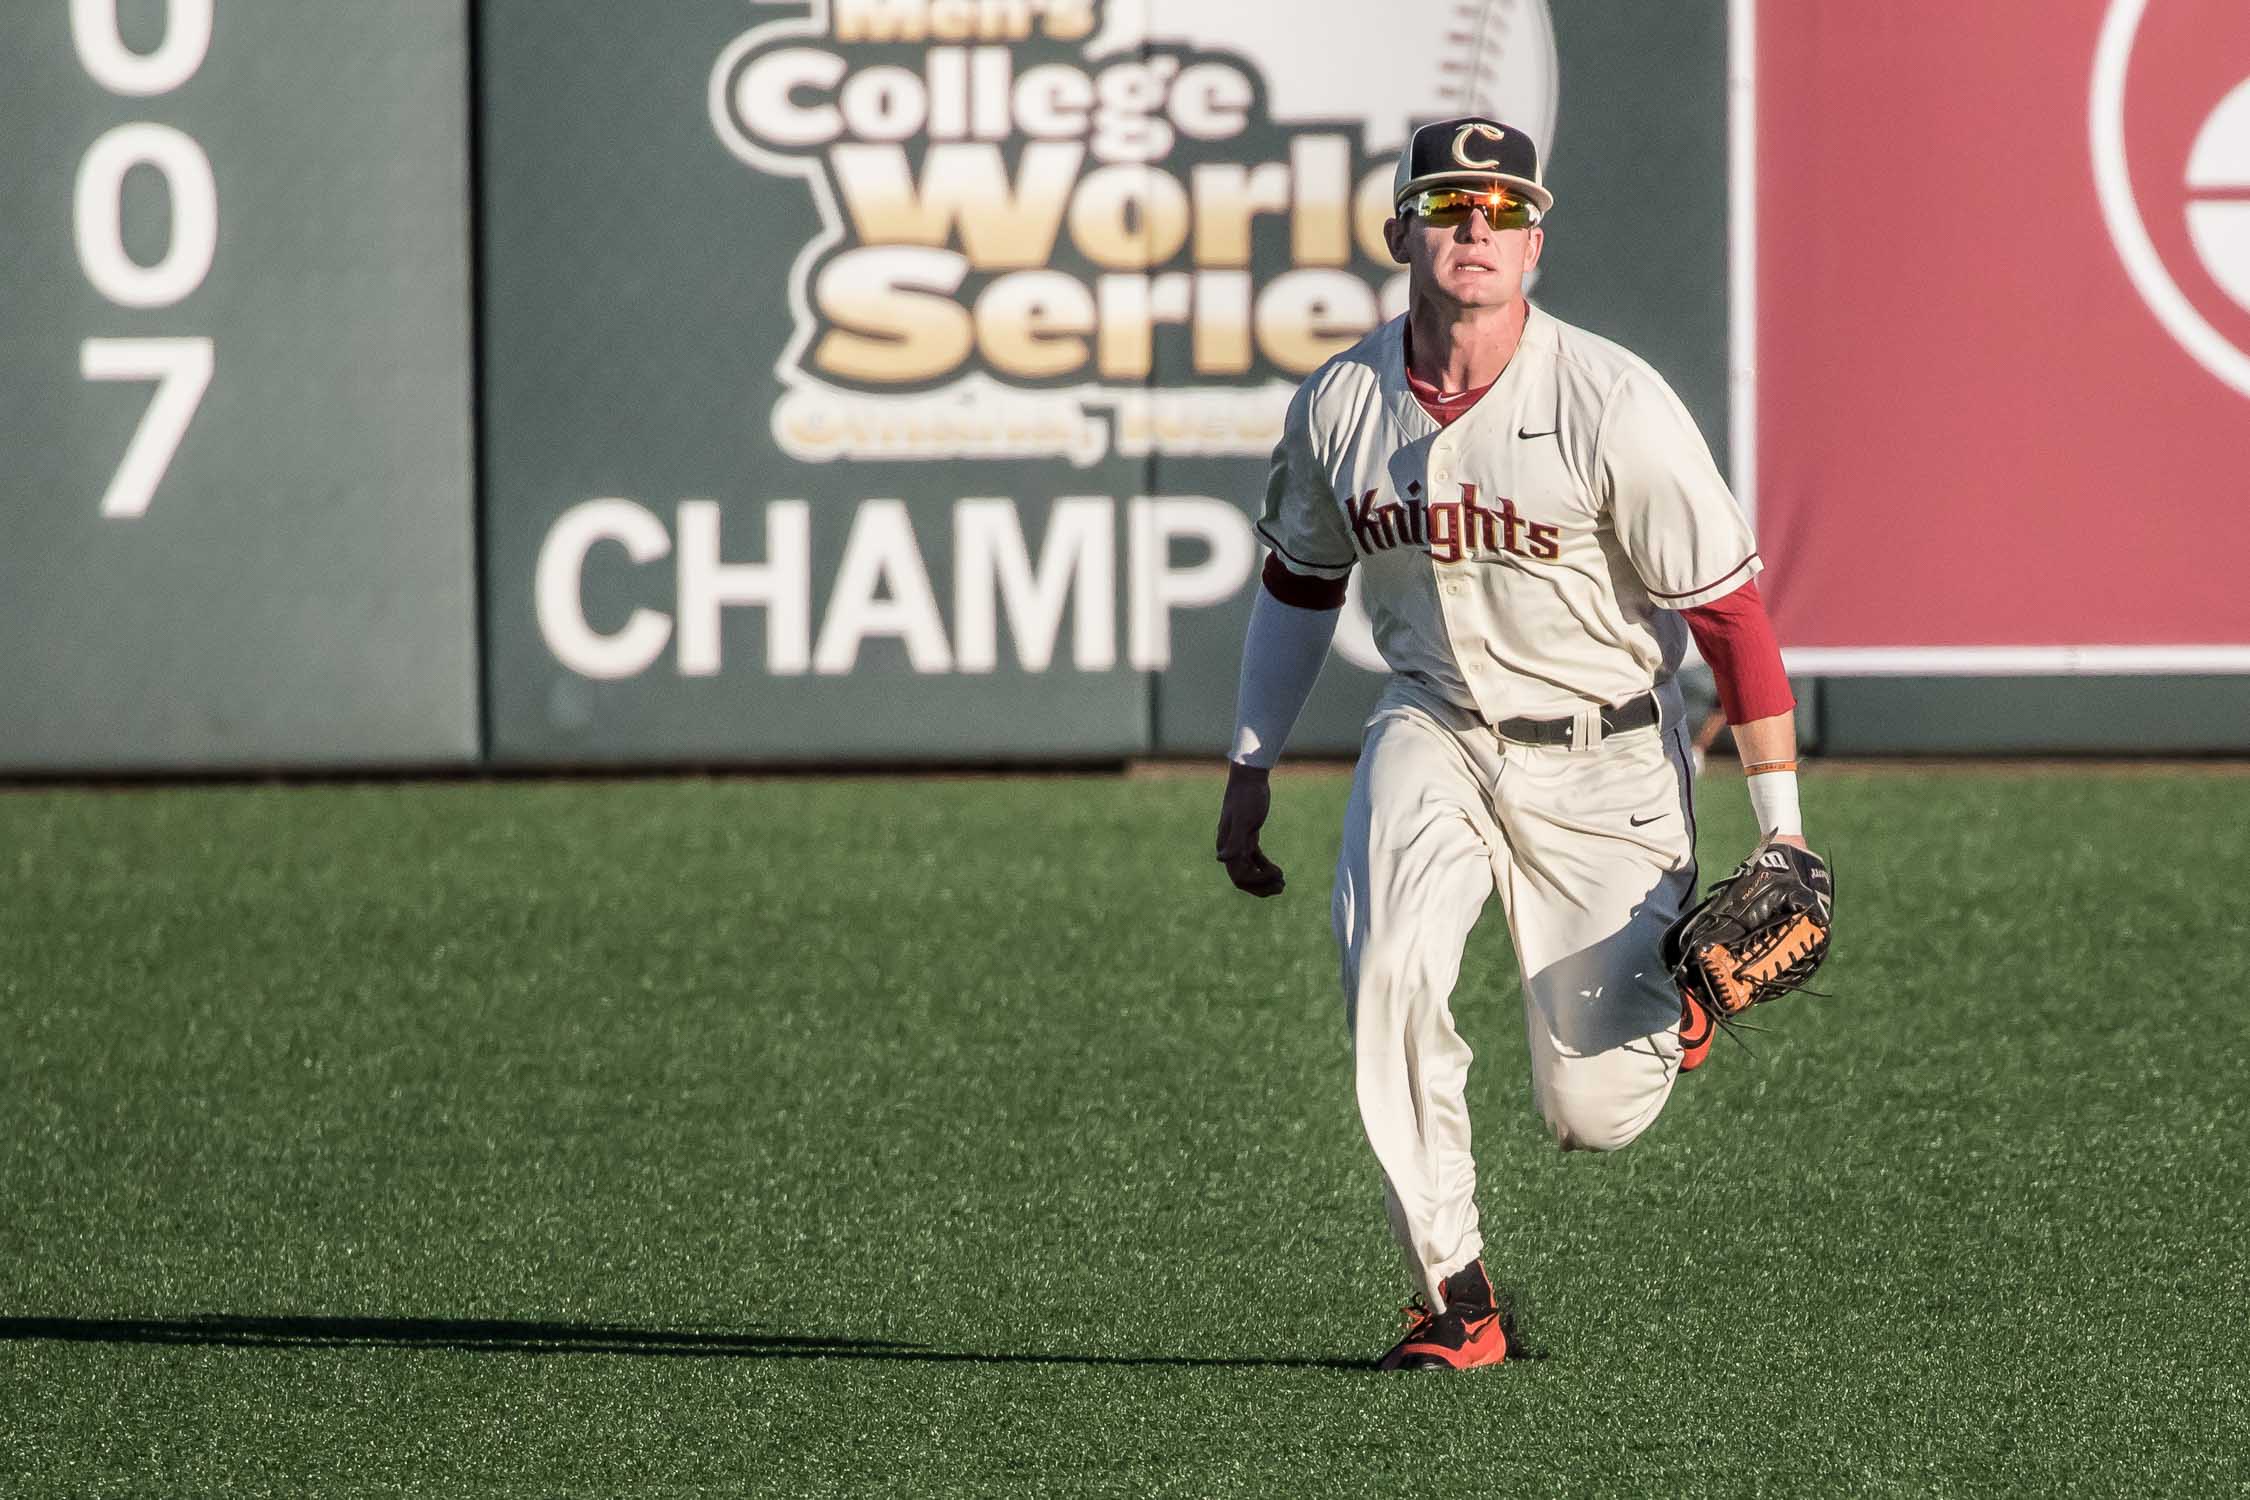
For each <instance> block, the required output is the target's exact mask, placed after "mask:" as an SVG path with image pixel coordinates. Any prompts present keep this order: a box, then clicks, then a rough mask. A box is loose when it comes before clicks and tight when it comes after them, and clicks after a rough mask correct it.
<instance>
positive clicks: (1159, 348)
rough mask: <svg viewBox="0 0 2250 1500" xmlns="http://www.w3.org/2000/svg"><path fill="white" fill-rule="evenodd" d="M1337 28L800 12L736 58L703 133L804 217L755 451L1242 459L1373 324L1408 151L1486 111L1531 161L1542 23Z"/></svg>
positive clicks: (1499, 18)
mask: <svg viewBox="0 0 2250 1500" xmlns="http://www.w3.org/2000/svg"><path fill="white" fill-rule="evenodd" d="M1345 29H1346V31H1351V30H1353V28H1352V27H1351V26H1348V25H1347V26H1346V28H1345ZM1356 30H1357V32H1358V34H1354V35H1338V34H1336V31H1335V28H1334V27H1324V28H1323V30H1322V33H1321V34H1320V35H1317V36H1315V35H1312V34H1310V33H1309V32H1308V31H1307V30H1306V28H1305V27H1304V25H1303V22H1302V16H1301V13H1300V11H1299V8H1298V7H1297V6H1296V5H1295V4H1294V0H1225V3H1213V0H1136V3H1134V4H1131V5H1127V6H1119V7H1116V8H1115V9H1114V10H1113V9H1111V8H1110V7H1109V6H1108V5H1107V4H1105V3H1104V0H815V3H813V4H812V6H811V8H810V10H809V11H808V12H806V13H803V14H800V15H796V16H791V17H789V18H787V19H779V20H774V21H771V22H768V23H766V24H763V25H759V26H756V27H753V28H752V29H751V30H749V31H748V32H746V33H744V34H743V35H742V36H740V37H738V38H737V39H736V40H735V41H734V42H733V43H732V44H731V45H730V46H728V47H727V48H726V49H725V50H724V51H723V52H722V53H721V55H720V56H719V58H718V60H717V62H716V64H715V66H714V67H713V69H712V73H711V79H710V85H709V95H708V104H709V111H710V118H711V123H712V126H713V128H714V129H715V130H716V132H717V134H718V137H719V139H720V140H721V141H722V142H723V143H724V144H725V145H726V147H727V149H728V150H730V151H731V152H733V153H734V155H735V156H737V157H738V158H740V159H741V160H742V161H743V162H744V163H745V164H747V165H748V166H749V167H751V168H752V169H754V170H756V171H758V172H761V173H766V174H771V175H776V176H791V177H796V178H801V179H802V180H803V181H804V182H805V183H806V184H807V186H808V188H809V190H810V198H811V205H810V206H811V210H812V213H811V218H810V220H809V221H808V223H809V225H810V231H809V233H808V235H807V237H806V238H805V239H804V240H803V241H802V242H801V243H800V245H799V246H798V248H797V250H796V252H795V259H794V263H793V265H792V268H791V273H790V306H791V311H792V316H793V320H794V324H795V327H794V332H793V335H792V337H791V339H790V341H789V343H788V345H787V346H786V347H785V348H784V349H783V350H782V352H781V356H780V359H779V361H778V364H777V372H778V373H779V375H780V376H781V378H782V381H783V383H784V385H785V387H786V393H785V394H784V396H783V398H782V399H781V400H780V401H779V402H778V403H777V404H776V405H775V407H774V409H773V411H772V413H771V415H770V420H771V422H772V428H773V433H774V437H775V439H776V441H777V442H778V443H779V444H780V446H781V448H782V449H783V450H784V451H785V452H787V453H788V454H790V455H791V456H792V457H795V458H798V459H801V460H815V461H817V460H824V459H836V458H864V459H919V458H957V457H977V456H986V457H995V458H1041V457H1044V458H1060V459H1064V460H1067V461H1069V462H1070V463H1073V464H1077V465H1082V466H1083V465H1091V464H1093V463H1096V462H1098V461H1100V460H1101V459H1102V458H1104V457H1105V456H1107V455H1110V454H1112V453H1121V454H1127V455H1145V454H1151V453H1176V454H1258V453H1262V452H1264V451H1265V450H1266V449H1268V448H1269V447H1270V446H1271V445H1272V443H1273V441H1274V439H1275V437H1276V436H1277V434H1278V432H1279V428H1280V419H1281V414H1282V411H1283V409H1284V408H1285V406H1286V404H1287V401H1288V396H1289V392H1290V390H1291V388H1292V387H1293V386H1294V384H1295V383H1296V382H1297V381H1298V380H1300V379H1301V378H1303V376H1305V375H1306V374H1307V373H1309V372H1310V371H1311V370H1313V369H1314V368H1316V367H1317V366H1318V365H1320V364H1321V362H1322V361H1324V360H1326V359H1327V358H1328V357H1329V356H1330V355H1332V354H1335V353H1337V352H1338V351H1340V350H1342V349H1344V348H1347V347H1349V346H1350V345H1351V344H1352V343H1353V342H1354V341H1356V340H1357V339H1358V338H1360V337H1361V336H1362V335H1363V334H1365V333H1366V332H1367V331H1368V330H1369V329H1370V328H1372V327H1374V326H1375V325H1376V324H1377V323H1378V322H1380V321H1381V320H1382V319H1384V318H1386V317H1388V316H1390V315H1392V314H1393V313H1395V312H1396V311H1398V310H1399V309H1401V308H1402V307H1403V306H1404V301H1405V280H1404V274H1403V272H1402V271H1401V270H1400V268H1399V267H1397V266H1396V265H1394V264H1393V263H1392V262H1391V260H1390V257H1389V255H1388V253H1387V252H1386V250H1385V248H1384V245H1383V241H1382V225H1383V221H1384V220H1385V219H1386V218H1387V217H1388V216H1389V213H1390V201H1389V194H1390V179H1391V167H1392V162H1393V158H1394V156H1395V154H1396V151H1397V149H1398V147H1399V145H1400V144H1401V143H1402V142H1403V141H1404V139H1405V137H1406V134H1407V131H1408V129H1409V127H1410V124H1411V123H1412V122H1413V121H1414V120H1416V119H1419V118H1430V117H1439V116H1442V115H1445V114H1448V113H1466V112H1470V111H1472V110H1474V111H1490V112H1496V111H1498V110H1499V109H1501V108H1503V107H1505V108H1506V109H1508V110H1509V111H1510V113H1511V116H1512V117H1513V118H1515V119H1518V120H1521V121H1523V122H1524V124H1525V127H1526V128H1528V129H1532V130H1535V131H1540V132H1542V133H1543V134H1544V135H1545V136H1547V137H1551V135H1552V126H1553V110H1554V92H1555V89H1554V79H1555V62H1554V43H1553V32H1552V26H1551V23H1550V21H1549V19H1548V16H1547V11H1546V6H1545V3H1544V0H1453V3H1444V0H1431V3H1429V4H1426V5H1423V4H1418V5H1416V6H1413V7H1409V8H1406V9H1404V10H1403V11H1401V12H1398V13H1389V12H1385V11H1383V10H1381V8H1377V7H1370V8H1369V9H1368V10H1367V12H1366V16H1365V19H1364V20H1363V21H1362V22H1360V23H1358V25H1357V28H1356ZM1355 111H1356V112H1355ZM1550 144H1551V142H1550V140H1549V139H1542V140H1541V145H1542V147H1543V148H1547V147H1549V146H1550ZM763 248H764V247H743V253H759V252H760V251H761V250H763ZM1254 263H1255V265H1256V266H1257V267H1258V269H1259V274H1258V275H1256V276H1255V277H1254V276H1253V274H1252V268H1253V264H1254ZM1275 265H1285V266H1286V267H1287V269H1283V270H1281V271H1279V272H1278V273H1273V272H1270V271H1268V270H1267V268H1268V267H1271V266H1275Z"/></svg>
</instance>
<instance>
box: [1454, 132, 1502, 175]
mask: <svg viewBox="0 0 2250 1500" xmlns="http://www.w3.org/2000/svg"><path fill="white" fill-rule="evenodd" d="M1472 135H1481V136H1483V137H1484V138H1485V139H1486V140H1488V141H1498V140H1500V139H1502V138H1503V137H1505V136H1506V135H1507V132H1506V131H1505V130H1502V129H1501V128H1500V127H1499V126H1497V125H1487V124H1485V123H1484V122H1483V121H1481V120H1479V121H1477V122H1475V123H1474V124H1469V125H1464V126H1462V127H1461V128H1460V129H1459V130H1457V131H1455V132H1454V133H1453V159H1454V160H1455V161H1457V162H1459V163H1460V164H1461V165H1462V166H1464V167H1482V168H1484V169H1486V170H1487V171H1489V170H1491V169H1492V168H1494V167H1497V166H1499V165H1500V160H1499V158H1498V157H1486V158H1483V159H1481V160H1480V159H1479V158H1477V157H1474V156H1471V155H1470V154H1469V137H1470V136H1472Z"/></svg>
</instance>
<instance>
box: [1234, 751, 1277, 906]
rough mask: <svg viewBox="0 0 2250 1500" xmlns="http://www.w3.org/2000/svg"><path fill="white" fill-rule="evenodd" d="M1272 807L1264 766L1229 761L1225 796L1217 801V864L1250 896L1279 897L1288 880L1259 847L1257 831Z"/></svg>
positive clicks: (1271, 795) (1263, 823) (1271, 797)
mask: <svg viewBox="0 0 2250 1500" xmlns="http://www.w3.org/2000/svg"><path fill="white" fill-rule="evenodd" d="M1272 806H1273V791H1272V788H1271V787H1269V786H1268V785H1267V772H1266V769H1265V767H1263V766H1245V765H1242V764H1240V763H1239V762H1237V763H1231V764H1229V766H1228V767H1227V790H1226V795H1225V797H1224V798H1222V799H1221V801H1220V803H1219V863H1220V864H1222V865H1225V866H1226V867H1227V879H1229V880H1231V881H1233V882H1234V883H1235V885H1236V886H1237V887H1239V888H1240V889H1242V890H1245V891H1248V892H1249V893H1250V894H1251V895H1253V896H1278V895H1280V894H1281V890H1282V887H1283V886H1284V885H1285V884H1286V883H1287V882H1286V881H1284V880H1283V879H1282V876H1281V866H1279V865H1277V864H1275V863H1274V862H1273V861H1272V860H1270V859H1268V858H1266V856H1265V851H1264V850H1262V849H1260V848H1259V847H1258V830H1259V829H1261V828H1263V827H1265V826H1266V813H1267V811H1268V810H1269V809H1270V808H1271V807H1272Z"/></svg>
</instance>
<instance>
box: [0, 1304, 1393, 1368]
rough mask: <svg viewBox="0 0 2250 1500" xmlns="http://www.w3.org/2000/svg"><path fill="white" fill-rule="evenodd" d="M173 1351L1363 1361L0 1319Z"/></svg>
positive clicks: (601, 1328)
mask: <svg viewBox="0 0 2250 1500" xmlns="http://www.w3.org/2000/svg"><path fill="white" fill-rule="evenodd" d="M31 1339H47V1340H56V1341H60V1342H66V1343H81V1344H177V1345H191V1346H204V1347H214V1346H215V1347H222V1348H233V1349H445V1350H453V1351H457V1352H461V1353H468V1354H619V1355H634V1356H644V1357H647V1356H660V1357H666V1358H672V1359H892V1360H914V1361H920V1362H923V1363H929V1364H966V1365H1089V1366H1097V1367H1098V1366H1128V1367H1156V1368H1163V1367H1177V1368H1182V1369H1225V1370H1259V1369H1266V1370H1365V1369H1367V1368H1368V1362H1367V1361H1366V1360H1351V1359H1309V1358H1308V1359H1287V1358H1264V1357H1246V1358H1228V1357H1225V1356H1221V1355H1142V1354H1037V1353H997V1354H994V1353H979V1352H977V1351H974V1350H968V1349H938V1348H933V1347H931V1346H929V1345H927V1344H905V1343H892V1342H887V1341H884V1340H880V1339H823V1338H797V1337H792V1336H789V1335H784V1334H770V1333H688V1332H682V1331H679V1330H675V1329H662V1328H619V1327H614V1326H611V1325H608V1324H599V1323H537V1322H516V1321H509V1320H485V1319H461V1318H249V1317H236V1316H232V1315H229V1314H224V1313H211V1314H206V1315H204V1316H201V1317H194V1318H0V1343H6V1342H12V1341H23V1340H31Z"/></svg>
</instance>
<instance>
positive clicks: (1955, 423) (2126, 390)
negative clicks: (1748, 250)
mask: <svg viewBox="0 0 2250 1500" xmlns="http://www.w3.org/2000/svg"><path fill="white" fill-rule="evenodd" d="M1755 53H1756V76H1757V143H1756V145H1757V170H1756V207H1755V215H1756V223H1757V236H1756V242H1755V254H1756V265H1755V270H1756V287H1757V297H1756V321H1757V330H1758V331H1757V340H1756V348H1755V369H1754V375H1755V380H1756V388H1757V399H1756V402H1755V408H1754V409H1755V413H1756V420H1757V441H1756V445H1755V447H1756V481H1755V499H1756V509H1757V519H1758V529H1759V534H1760V539H1761V541H1762V543H1763V545H1764V548H1765V551H1766V554H1767V557H1768V560H1769V562H1770V563H1771V565H1772V566H1771V571H1770V573H1769V574H1768V579H1769V582H1768V584H1767V592H1768V596H1769V598H1770V599H1771V601H1772V604H1773V609H1774V615H1775V619H1776V623H1777V626H1778V628H1779V631H1780V633H1781V636H1782V640H1783V644H1784V646H1785V647H1786V648H1787V649H1788V652H1789V657H1790V662H1791V665H1792V666H1793V667H1795V668H1799V669H1802V670H1807V671H1812V672H1820V673H1862V672H1903V673H1957V672H1970V673H1999V674H2011V673H2013V674H2023V673H2047V672H2093V673H2119V672H2147V671H2159V672H2182V673H2219V672H2245V671H2250V589H2245V588H2243V587H2242V586H2241V584H2240V582H2239V580H2238V579H2237V578H2236V577H2235V576H2234V574H2235V572H2236V559H2239V558H2240V557H2242V556H2243V555H2244V554H2245V553H2246V552H2250V504H2246V503H2245V501H2246V500H2250V480H2246V479H2245V477H2244V476H2245V473H2246V469H2245V457H2244V456H2245V454H2250V6H2245V5H2243V4H2242V3H2241V0H2054V3H2051V4H2044V5H2039V6H1992V5H1959V4H1950V3H1945V0H1893V3H1888V4H1884V5H1861V6H1851V5H1803V4H1797V3H1794V0H1762V3H1760V4H1758V5H1757V6H1756V36H1755Z"/></svg>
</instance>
